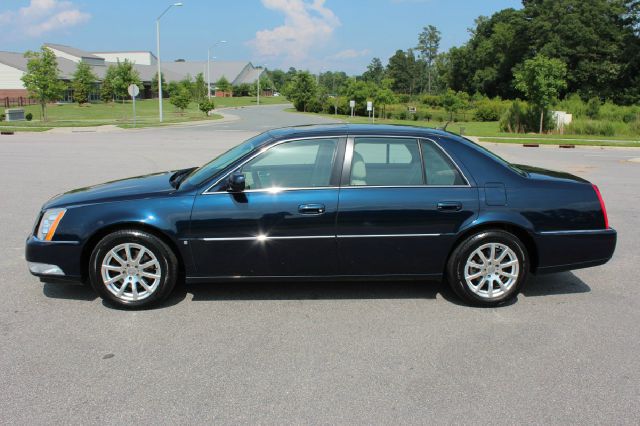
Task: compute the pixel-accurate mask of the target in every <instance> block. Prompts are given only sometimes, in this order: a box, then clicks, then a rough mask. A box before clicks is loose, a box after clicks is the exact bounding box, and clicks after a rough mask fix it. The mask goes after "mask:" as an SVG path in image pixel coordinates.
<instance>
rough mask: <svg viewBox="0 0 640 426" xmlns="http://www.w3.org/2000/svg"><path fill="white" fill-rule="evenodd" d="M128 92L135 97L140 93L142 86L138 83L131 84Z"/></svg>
mask: <svg viewBox="0 0 640 426" xmlns="http://www.w3.org/2000/svg"><path fill="white" fill-rule="evenodd" d="M127 92H129V95H130V96H131V97H132V98H135V97H136V96H138V95H139V94H140V88H139V87H138V85H137V84H130V85H129V87H127Z"/></svg>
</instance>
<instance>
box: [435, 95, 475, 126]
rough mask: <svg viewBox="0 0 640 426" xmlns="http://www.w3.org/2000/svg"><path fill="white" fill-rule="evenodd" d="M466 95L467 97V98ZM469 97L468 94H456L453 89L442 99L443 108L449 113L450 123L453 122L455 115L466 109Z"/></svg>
mask: <svg viewBox="0 0 640 426" xmlns="http://www.w3.org/2000/svg"><path fill="white" fill-rule="evenodd" d="M465 95H466V96H465ZM468 98H469V95H468V94H467V93H466V92H457V93H456V92H455V91H453V90H451V89H448V90H447V93H445V94H444V96H443V97H442V106H443V107H444V109H445V111H447V112H448V113H449V121H453V114H455V113H456V112H458V111H460V110H461V109H463V108H466V107H467V105H468Z"/></svg>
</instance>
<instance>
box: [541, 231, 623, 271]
mask: <svg viewBox="0 0 640 426" xmlns="http://www.w3.org/2000/svg"><path fill="white" fill-rule="evenodd" d="M535 239H536V245H537V247H538V262H537V268H536V270H535V272H536V273H539V274H544V273H550V272H562V271H570V270H573V269H580V268H589V267H592V266H598V265H602V264H604V263H607V262H608V261H609V260H610V259H611V257H612V256H613V253H614V251H615V249H616V241H617V232H616V231H615V230H614V229H611V228H609V229H602V230H584V231H550V232H540V233H537V234H536V236H535Z"/></svg>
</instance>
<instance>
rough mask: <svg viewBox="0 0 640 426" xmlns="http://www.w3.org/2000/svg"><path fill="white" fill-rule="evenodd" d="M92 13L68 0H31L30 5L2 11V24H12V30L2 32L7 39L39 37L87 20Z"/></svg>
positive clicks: (0, 35) (1, 36)
mask: <svg viewBox="0 0 640 426" xmlns="http://www.w3.org/2000/svg"><path fill="white" fill-rule="evenodd" d="M90 18H91V15H90V14H88V13H85V12H82V11H80V10H79V9H78V8H77V7H75V6H74V4H73V3H72V2H71V1H67V0H31V1H30V3H29V5H28V6H25V7H21V8H20V9H18V10H8V11H6V12H2V13H0V24H9V23H10V24H11V28H12V31H11V32H4V31H3V32H2V33H0V40H2V41H5V40H7V39H8V38H9V37H10V38H12V39H16V38H24V37H39V36H42V35H44V34H47V33H52V32H55V31H59V30H65V29H68V28H70V27H73V26H76V25H79V24H82V23H84V22H87V21H88V20H89V19H90Z"/></svg>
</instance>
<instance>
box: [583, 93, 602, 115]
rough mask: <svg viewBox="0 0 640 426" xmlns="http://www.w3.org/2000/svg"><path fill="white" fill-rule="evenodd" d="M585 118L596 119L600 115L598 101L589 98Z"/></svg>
mask: <svg viewBox="0 0 640 426" xmlns="http://www.w3.org/2000/svg"><path fill="white" fill-rule="evenodd" d="M586 112H587V117H589V118H591V119H596V118H598V114H599V113H600V99H598V98H591V99H589V102H587V111H586Z"/></svg>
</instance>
